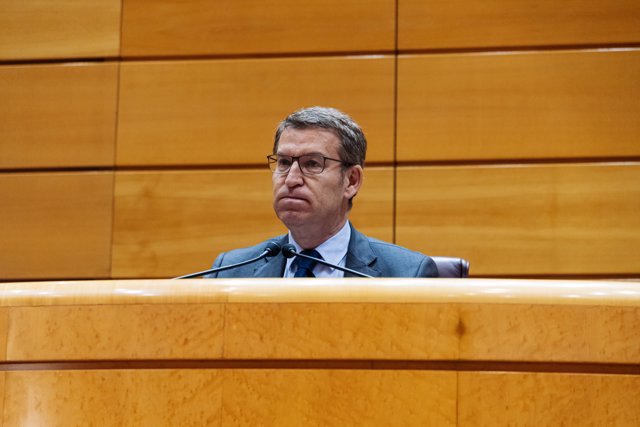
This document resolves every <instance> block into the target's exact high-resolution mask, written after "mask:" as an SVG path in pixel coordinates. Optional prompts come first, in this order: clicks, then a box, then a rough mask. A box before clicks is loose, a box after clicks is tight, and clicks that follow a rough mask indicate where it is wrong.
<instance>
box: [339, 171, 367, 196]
mask: <svg viewBox="0 0 640 427" xmlns="http://www.w3.org/2000/svg"><path fill="white" fill-rule="evenodd" d="M363 172H364V171H363V170H362V166H360V165H354V166H351V167H350V168H349V170H347V172H346V174H345V175H346V176H345V184H346V186H345V189H344V195H345V198H346V199H352V198H353V197H354V196H355V195H356V194H358V191H359V190H360V187H361V186H362V180H363V178H364V173H363Z"/></svg>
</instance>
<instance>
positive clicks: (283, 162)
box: [267, 153, 352, 175]
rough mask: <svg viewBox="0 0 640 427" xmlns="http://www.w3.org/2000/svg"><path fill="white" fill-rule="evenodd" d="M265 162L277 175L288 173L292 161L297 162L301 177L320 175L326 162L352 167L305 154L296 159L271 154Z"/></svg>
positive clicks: (340, 161) (315, 155) (344, 163)
mask: <svg viewBox="0 0 640 427" xmlns="http://www.w3.org/2000/svg"><path fill="white" fill-rule="evenodd" d="M267 160H268V161H269V167H270V168H271V171H272V172H273V173H278V174H284V173H287V172H289V170H290V169H291V166H293V162H294V161H297V162H298V166H299V167H300V170H301V171H302V174H303V175H318V174H319V173H322V171H324V167H325V163H326V161H327V160H333V161H334V162H339V163H342V164H343V165H345V166H352V165H351V164H349V163H346V162H343V161H342V160H339V159H332V158H331V157H326V156H323V155H322V154H318V153H313V154H305V155H304V156H298V157H294V156H284V155H282V154H272V155H270V156H267Z"/></svg>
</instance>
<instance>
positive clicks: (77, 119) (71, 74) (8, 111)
mask: <svg viewBox="0 0 640 427" xmlns="http://www.w3.org/2000/svg"><path fill="white" fill-rule="evenodd" d="M117 84H118V65H116V64H81V63H68V64H64V65H29V66H4V67H0V87H2V98H3V102H2V103H0V140H2V144H0V168H39V167H78V166H112V165H113V164H114V157H115V137H116V100H117V92H118V87H117Z"/></svg>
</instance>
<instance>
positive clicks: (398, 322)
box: [224, 279, 460, 360]
mask: <svg viewBox="0 0 640 427" xmlns="http://www.w3.org/2000/svg"><path fill="white" fill-rule="evenodd" d="M345 280H350V279H345ZM343 286H349V285H348V284H344V285H343ZM365 294H366V291H365ZM226 310H227V311H226V318H225V346H224V357H225V358H228V359H284V360H287V359H302V360H317V359H330V360H333V359H335V360H339V359H340V360H341V359H356V360H364V359H369V360H371V359H372V360H456V359H457V358H458V345H459V338H460V336H459V332H458V330H457V327H458V307H457V306H455V305H453V304H449V305H446V304H434V305H431V306H427V305H425V304H384V303H382V304H372V303H368V304H360V303H351V304H349V303H342V304H337V305H335V304H331V303H321V302H318V301H316V302H310V303H306V304H304V303H301V304H296V303H281V304H274V303H271V304H269V303H265V304H229V305H227V309H226ZM426 325H428V326H426Z"/></svg>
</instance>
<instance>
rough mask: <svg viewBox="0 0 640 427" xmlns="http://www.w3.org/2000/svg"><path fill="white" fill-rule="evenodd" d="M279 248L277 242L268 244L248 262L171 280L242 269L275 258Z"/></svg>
mask: <svg viewBox="0 0 640 427" xmlns="http://www.w3.org/2000/svg"><path fill="white" fill-rule="evenodd" d="M281 248H282V247H281V246H280V244H279V243H277V242H268V243H267V246H266V247H265V248H264V252H262V253H261V254H260V255H258V256H257V257H255V258H251V259H249V260H246V261H242V262H239V263H237V264H229V265H224V266H222V267H218V268H210V269H209V270H204V271H199V272H197V273H191V274H186V275H184V276H180V277H174V278H173V279H172V280H176V279H190V278H192V277H198V276H204V275H205V274H211V273H218V272H220V271H225V270H231V269H232V268H236V267H242V266H243V265H247V264H251V263H253V262H256V261H260V260H261V259H262V258H266V257H268V256H276V255H278V254H279V253H280V249H281Z"/></svg>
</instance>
